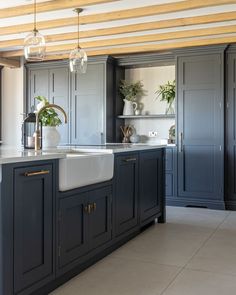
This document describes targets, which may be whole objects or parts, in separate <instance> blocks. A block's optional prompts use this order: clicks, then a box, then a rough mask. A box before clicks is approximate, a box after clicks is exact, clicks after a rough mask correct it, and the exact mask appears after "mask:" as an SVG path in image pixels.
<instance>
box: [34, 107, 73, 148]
mask: <svg viewBox="0 0 236 295" xmlns="http://www.w3.org/2000/svg"><path fill="white" fill-rule="evenodd" d="M48 108H54V109H58V110H59V111H61V112H62V114H63V115H64V118H65V123H67V115H66V112H65V111H64V110H63V108H62V107H60V106H59V105H57V104H53V103H52V104H48V105H45V106H44V107H42V108H41V109H40V110H39V111H38V112H36V114H35V115H36V130H35V132H34V137H35V151H38V150H40V149H41V147H40V136H41V134H40V129H39V115H40V114H41V112H42V111H44V110H46V109H48Z"/></svg>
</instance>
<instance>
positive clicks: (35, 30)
mask: <svg viewBox="0 0 236 295" xmlns="http://www.w3.org/2000/svg"><path fill="white" fill-rule="evenodd" d="M34 32H37V29H36V0H34Z"/></svg>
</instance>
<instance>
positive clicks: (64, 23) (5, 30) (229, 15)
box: [0, 0, 236, 38]
mask: <svg viewBox="0 0 236 295" xmlns="http://www.w3.org/2000/svg"><path fill="white" fill-rule="evenodd" d="M208 1H209V0H208ZM210 1H211V0H210ZM214 1H216V2H217V0H214ZM221 1H222V0H221ZM184 2H188V1H184ZM194 2H195V3H198V1H195V0H194ZM204 2H207V0H205V1H204ZM230 2H231V1H230ZM234 2H235V0H234ZM180 3H181V2H180ZM216 5H217V4H216ZM156 6H159V5H156ZM156 6H155V7H156ZM150 13H152V12H150ZM152 14H153V13H152ZM155 14H158V11H156V13H155ZM98 16H99V15H98V14H95V15H92V17H93V18H95V19H96V18H97V17H98ZM138 16H140V14H136V17H138ZM84 17H85V18H86V17H91V16H84ZM81 18H82V16H81ZM235 19H236V12H226V13H217V14H212V15H211V14H209V15H203V16H196V17H187V18H178V19H167V20H162V21H156V22H149V23H143V24H142V23H140V24H134V25H126V26H119V27H117V28H108V29H99V30H94V32H95V33H94V34H97V35H100V36H102V35H104V36H105V35H111V34H120V33H128V32H132V31H134V30H136V29H137V30H140V31H141V30H142V31H143V30H150V29H151V28H153V29H157V28H170V27H176V26H186V25H194V24H207V23H211V22H220V21H229V20H235ZM112 20H113V19H112ZM84 21H86V19H84ZM76 24H77V17H72V18H61V19H55V20H50V21H41V22H37V28H38V29H39V30H47V29H55V28H60V27H68V26H74V25H76ZM32 29H33V23H29V24H18V25H13V26H5V27H0V35H1V36H3V35H6V36H7V35H11V34H19V33H26V32H29V31H31V30H32ZM94 34H93V31H87V32H83V31H81V38H84V37H93V36H94Z"/></svg>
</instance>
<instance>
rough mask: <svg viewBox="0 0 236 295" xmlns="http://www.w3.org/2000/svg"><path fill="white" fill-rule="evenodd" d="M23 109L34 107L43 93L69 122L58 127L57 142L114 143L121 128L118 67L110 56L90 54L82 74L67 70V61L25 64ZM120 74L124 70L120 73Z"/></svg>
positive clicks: (28, 109)
mask: <svg viewBox="0 0 236 295" xmlns="http://www.w3.org/2000/svg"><path fill="white" fill-rule="evenodd" d="M26 68H27V97H28V99H27V103H26V110H27V112H29V111H30V110H31V107H32V106H33V107H34V108H35V106H36V104H37V103H38V102H37V101H35V97H36V96H38V95H42V96H45V97H46V98H48V100H49V101H50V102H51V103H55V104H58V105H60V106H61V107H63V109H64V110H65V111H66V113H67V115H68V124H62V125H61V126H60V127H59V132H60V134H61V137H62V138H61V142H60V144H68V143H71V144H87V145H88V144H103V143H105V142H115V141H116V138H117V135H116V133H118V134H120V130H119V131H116V130H117V129H118V128H117V126H116V120H115V118H116V114H118V113H119V114H120V113H121V108H122V107H121V106H120V105H119V104H117V103H116V95H117V89H116V88H117V85H118V83H119V79H120V72H121V70H120V68H119V67H117V66H116V60H115V59H113V58H111V57H109V56H100V57H90V58H89V62H88V67H87V72H86V73H85V74H81V75H77V74H74V73H70V71H69V64H68V60H67V61H57V62H55V61H54V62H42V63H32V64H30V63H29V64H26ZM122 73H123V72H122Z"/></svg>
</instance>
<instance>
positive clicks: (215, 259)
mask: <svg viewBox="0 0 236 295" xmlns="http://www.w3.org/2000/svg"><path fill="white" fill-rule="evenodd" d="M187 268H190V269H195V270H203V271H211V272H217V273H224V274H234V275H236V230H234V233H233V232H232V230H227V229H219V230H217V231H216V233H215V234H214V235H213V236H212V237H211V238H210V239H209V240H208V241H207V243H206V244H205V245H204V246H203V247H202V248H201V249H200V250H199V252H198V253H197V254H196V255H195V256H194V257H193V258H192V259H191V261H190V262H189V263H188V265H187ZM235 294H236V293H235Z"/></svg>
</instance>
